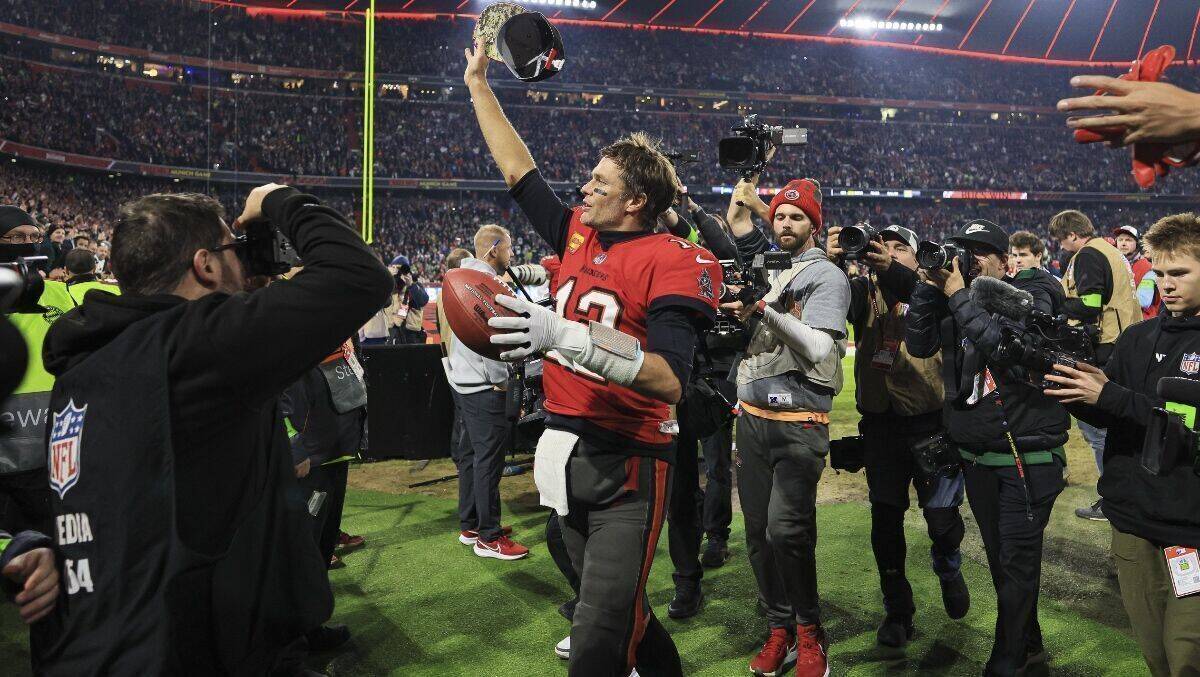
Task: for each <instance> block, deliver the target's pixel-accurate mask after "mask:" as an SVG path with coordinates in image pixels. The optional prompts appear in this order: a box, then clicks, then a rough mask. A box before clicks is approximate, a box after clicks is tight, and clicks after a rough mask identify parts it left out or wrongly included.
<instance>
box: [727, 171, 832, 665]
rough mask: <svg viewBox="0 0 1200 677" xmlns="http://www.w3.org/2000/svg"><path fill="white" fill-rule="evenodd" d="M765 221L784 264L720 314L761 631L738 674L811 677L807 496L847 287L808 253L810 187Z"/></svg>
mask: <svg viewBox="0 0 1200 677" xmlns="http://www.w3.org/2000/svg"><path fill="white" fill-rule="evenodd" d="M738 199H739V196H738V195H736V194H735V196H734V201H733V203H731V205H730V212H729V213H730V215H731V217H732V218H731V220H730V225H731V228H732V230H733V232H734V233H735V235H739V240H741V241H742V242H745V241H747V240H748V239H750V238H754V233H758V231H757V228H755V227H754V225H753V224H752V223H751V222H750V215H749V211H748V210H749V207H748V206H746V205H741V204H739V203H738ZM743 202H744V200H743ZM767 215H768V217H769V223H770V224H771V230H772V232H773V234H774V235H775V239H776V241H777V242H778V243H779V247H780V248H781V249H782V250H783V251H784V252H787V254H790V255H791V262H790V266H788V268H787V270H782V271H775V270H772V271H769V274H768V281H769V283H770V288H769V291H767V293H766V295H765V296H763V297H762V298H759V299H745V300H741V299H739V300H735V301H730V302H727V303H723V304H722V306H721V307H722V308H723V309H724V310H725V311H726V312H728V313H732V314H735V315H736V316H737V318H738V319H739V320H740V321H741V322H742V323H743V324H744V325H745V327H746V330H747V332H748V333H749V335H750V339H749V345H748V347H747V348H746V351H745V353H744V354H743V355H742V356H741V358H740V360H739V362H738V365H737V369H736V381H737V395H738V400H739V402H740V405H741V414H740V415H739V417H738V424H737V443H738V461H737V463H735V465H736V466H737V467H738V494H739V496H740V497H741V501H742V512H743V516H744V517H745V520H746V550H747V554H748V555H749V558H750V564H751V566H752V567H753V569H754V576H755V579H756V580H757V583H758V590H759V601H760V603H761V604H762V606H763V608H764V609H765V610H766V616H767V621H768V623H769V625H770V636H769V638H768V639H767V641H766V643H765V644H764V645H763V648H762V650H761V651H760V652H759V653H758V655H757V656H755V658H754V659H753V660H752V661H751V663H750V671H751V672H752V673H754V674H757V675H774V674H778V672H779V670H780V669H781V667H782V666H783V664H784V661H785V660H786V659H787V658H788V655H789V654H790V653H791V652H792V651H793V650H795V651H796V668H795V671H796V672H795V674H796V675H797V676H798V677H822V676H823V675H828V674H829V661H828V650H829V640H828V638H827V637H826V635H825V631H824V629H823V628H822V626H821V610H820V603H819V600H818V595H817V567H816V539H817V522H816V498H817V495H816V494H817V482H818V481H819V480H820V479H821V473H822V471H824V469H825V457H826V456H827V455H828V453H829V412H830V410H831V409H832V407H833V398H834V397H835V396H836V395H837V393H838V392H839V391H841V389H842V357H843V356H844V355H845V354H846V313H847V311H848V309H849V305H850V288H849V284H848V283H847V281H846V276H845V275H844V274H843V273H842V272H841V271H840V270H839V269H838V268H837V266H836V265H834V264H833V263H832V262H831V261H830V260H829V257H828V256H827V255H826V253H825V250H824V249H822V248H821V247H819V246H817V244H816V234H817V233H818V232H819V231H820V229H821V225H822V219H821V188H820V186H819V185H817V183H816V181H813V180H812V179H798V180H794V181H791V182H790V183H788V184H787V185H786V186H784V187H783V189H782V190H780V191H779V192H778V193H777V194H776V195H775V197H774V199H772V200H771V204H770V206H769V210H768V213H767ZM755 239H757V240H759V242H760V243H759V245H758V246H757V247H756V249H757V253H762V252H764V251H766V249H767V247H768V245H767V242H766V239H765V237H763V235H762V234H761V233H758V235H757V238H755ZM730 289H731V291H732V292H733V293H735V294H739V295H740V292H741V291H742V290H740V289H737V288H734V287H731V288H730Z"/></svg>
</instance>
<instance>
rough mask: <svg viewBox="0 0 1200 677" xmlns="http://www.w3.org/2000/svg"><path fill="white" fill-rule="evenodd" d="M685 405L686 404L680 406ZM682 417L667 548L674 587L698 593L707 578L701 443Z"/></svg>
mask: <svg viewBox="0 0 1200 677" xmlns="http://www.w3.org/2000/svg"><path fill="white" fill-rule="evenodd" d="M680 406H681V407H682V406H686V405H684V404H681V405H680ZM687 420H688V419H687V417H686V416H685V415H684V414H683V413H682V412H681V413H680V414H679V421H680V428H679V436H678V437H676V438H675V440H676V441H675V467H674V471H675V472H674V475H673V476H672V478H671V498H670V503H669V504H668V506H667V545H668V546H669V549H670V553H671V564H673V565H674V567H675V573H674V574H672V577H673V578H674V579H675V587H676V588H678V589H681V590H695V589H696V588H697V587H699V585H700V579H701V578H703V577H704V569H703V568H702V567H701V566H700V541H701V540H702V539H703V538H704V524H703V521H702V517H703V514H704V492H703V491H701V489H700V458H699V449H700V441H699V440H697V439H696V434H695V433H694V432H693V431H692V429H691V427H690V426H688V425H687V423H686V421H687Z"/></svg>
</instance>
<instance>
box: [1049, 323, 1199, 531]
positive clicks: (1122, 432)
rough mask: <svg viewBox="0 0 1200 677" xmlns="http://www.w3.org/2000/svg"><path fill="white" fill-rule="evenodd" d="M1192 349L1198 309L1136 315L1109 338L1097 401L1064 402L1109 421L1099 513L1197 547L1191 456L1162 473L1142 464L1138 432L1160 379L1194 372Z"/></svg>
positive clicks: (1157, 403)
mask: <svg viewBox="0 0 1200 677" xmlns="http://www.w3.org/2000/svg"><path fill="white" fill-rule="evenodd" d="M1197 353H1200V317H1187V318H1179V317H1170V316H1162V315H1160V316H1158V317H1156V318H1153V319H1150V320H1147V321H1145V322H1139V323H1138V324H1135V325H1133V326H1131V327H1130V328H1129V329H1126V330H1125V332H1124V333H1122V334H1121V336H1120V338H1118V339H1117V342H1116V344H1114V349H1113V353H1112V357H1111V358H1110V359H1109V361H1108V364H1107V365H1106V366H1105V368H1104V373H1105V374H1106V375H1107V376H1108V378H1109V381H1108V383H1107V384H1106V385H1105V386H1104V390H1103V391H1101V393H1100V400H1099V401H1098V402H1097V403H1096V406H1094V407H1092V406H1087V405H1073V406H1071V407H1068V408H1069V409H1070V410H1071V413H1073V414H1075V416H1076V417H1078V418H1079V419H1080V420H1083V421H1086V422H1088V423H1091V424H1092V425H1094V426H1097V427H1100V428H1108V437H1107V439H1106V441H1105V443H1104V474H1103V475H1102V476H1101V477H1100V487H1099V488H1100V495H1101V496H1103V497H1104V516H1105V517H1107V518H1108V519H1109V522H1111V523H1112V525H1113V527H1115V528H1116V529H1117V530H1119V531H1122V532H1124V533H1128V534H1133V535H1134V536H1138V537H1140V538H1144V539H1147V540H1149V541H1153V542H1154V543H1156V544H1158V545H1161V546H1163V547H1166V546H1173V545H1183V546H1189V547H1200V477H1197V476H1196V474H1195V473H1194V472H1193V471H1192V466H1191V464H1190V463H1189V464H1186V465H1184V466H1183V467H1177V468H1175V469H1174V470H1173V471H1171V472H1169V473H1168V474H1167V475H1166V476H1165V477H1155V476H1154V475H1151V474H1150V473H1148V472H1146V470H1145V469H1144V468H1142V464H1141V453H1142V446H1143V440H1144V439H1145V436H1146V425H1147V423H1148V422H1149V421H1150V415H1151V414H1150V412H1151V409H1153V408H1154V407H1162V406H1163V399H1162V398H1161V397H1159V396H1158V394H1157V392H1158V391H1157V387H1158V380H1159V379H1160V378H1163V377H1166V376H1177V377H1188V378H1198V375H1197V374H1196V373H1195V371H1196V368H1197V366H1200V365H1197V360H1200V358H1197V357H1196V354H1197ZM1185 355H1186V356H1188V357H1189V358H1190V359H1188V360H1186V362H1187V363H1186V364H1185Z"/></svg>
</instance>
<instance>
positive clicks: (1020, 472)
mask: <svg viewBox="0 0 1200 677" xmlns="http://www.w3.org/2000/svg"><path fill="white" fill-rule="evenodd" d="M925 246H926V245H924V244H923V245H922V251H921V252H919V255H918V260H919V261H920V262H921V264H922V268H923V269H924V271H925V274H926V275H927V277H928V280H927V283H926V284H919V285H917V286H916V288H915V289H914V290H913V293H912V299H911V305H910V307H909V311H908V318H907V320H908V321H907V325H906V328H905V342H906V343H907V344H908V350H909V352H910V353H911V354H912V355H913V356H915V357H923V358H928V357H933V356H934V355H936V354H937V353H938V351H939V350H941V352H942V358H943V359H942V378H943V386H944V388H945V402H944V407H943V423H944V424H945V426H946V431H947V434H948V440H947V444H950V445H953V446H954V447H956V448H957V449H959V451H960V454H961V456H962V460H963V462H964V463H965V470H964V476H965V479H966V490H967V492H966V493H967V499H968V500H969V501H970V503H971V510H972V512H973V513H974V515H975V518H976V520H977V522H978V523H979V530H980V534H981V536H982V538H983V544H984V549H985V550H986V552H987V557H988V566H989V568H990V569H991V572H992V583H993V584H994V585H995V587H996V597H997V618H996V634H995V639H994V641H993V644H992V651H991V656H990V658H989V659H988V662H987V665H986V667H985V668H984V675H989V676H990V675H1015V674H1023V673H1022V671H1023V670H1025V669H1026V668H1027V667H1028V666H1030V665H1033V664H1036V663H1042V662H1045V660H1046V655H1045V650H1044V648H1043V645H1042V635H1041V628H1040V626H1039V625H1038V620H1037V599H1038V588H1039V586H1040V579H1041V559H1042V534H1043V531H1044V530H1045V528H1046V523H1047V522H1048V521H1049V519H1050V511H1051V509H1052V508H1053V507H1054V501H1055V499H1056V498H1057V497H1058V494H1059V493H1060V492H1061V491H1062V489H1063V469H1064V467H1065V465H1066V456H1065V452H1064V451H1063V444H1064V443H1065V442H1066V441H1067V429H1068V427H1069V426H1070V417H1069V416H1068V415H1067V412H1066V410H1064V409H1063V408H1062V407H1061V406H1058V405H1057V403H1056V402H1055V401H1054V400H1052V399H1050V398H1049V397H1047V396H1046V395H1044V394H1043V393H1042V390H1041V388H1040V387H1036V386H1032V385H1030V384H1029V382H1028V381H1029V380H1030V379H1029V374H1028V372H1027V370H1026V369H1025V368H1024V367H1022V366H1021V365H1020V364H1018V363H1017V361H1016V360H1015V359H1013V356H1012V355H1011V354H1009V353H1010V351H1008V350H1006V347H1007V343H1006V338H1007V337H1008V336H1009V332H1016V333H1017V334H1020V333H1022V332H1024V331H1025V327H1024V324H1023V323H1022V322H1021V321H1020V320H1018V319H1014V318H1017V317H1020V316H1021V314H1022V313H1024V314H1026V315H1028V314H1029V313H1030V310H1031V309H1033V310H1037V311H1040V312H1043V313H1046V314H1051V313H1052V312H1053V310H1054V301H1053V299H1054V292H1053V287H1054V285H1055V284H1056V283H1055V282H1053V281H1052V280H1047V279H1045V278H1043V277H1041V276H1018V277H1016V278H1008V277H1006V275H1005V270H1006V267H1007V260H1006V259H1007V254H1006V252H1007V251H1008V248H1009V239H1008V234H1007V233H1005V232H1004V230H1003V229H1002V228H1000V226H998V225H996V224H994V223H991V222H990V221H984V220H982V219H976V220H972V221H969V222H967V223H966V224H964V225H963V226H962V228H960V229H959V230H958V232H957V233H956V234H955V235H954V237H953V238H951V239H950V242H949V244H947V245H941V246H935V248H936V249H937V250H938V251H940V252H942V256H941V257H940V260H937V261H936V262H933V263H931V260H930V258H927V257H926V256H925V255H924V250H925ZM934 258H937V257H934ZM967 279H970V280H972V283H971V285H970V289H968V285H967ZM1000 280H1005V281H1006V282H1008V283H1011V284H1004V283H1002V282H1000Z"/></svg>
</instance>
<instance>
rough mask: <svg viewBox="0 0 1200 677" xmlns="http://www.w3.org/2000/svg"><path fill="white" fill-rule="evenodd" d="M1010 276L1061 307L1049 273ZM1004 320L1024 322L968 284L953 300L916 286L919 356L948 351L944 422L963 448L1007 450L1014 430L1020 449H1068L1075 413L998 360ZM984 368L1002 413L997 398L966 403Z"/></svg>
mask: <svg viewBox="0 0 1200 677" xmlns="http://www.w3.org/2000/svg"><path fill="white" fill-rule="evenodd" d="M1039 272H1040V271H1039ZM1006 281H1007V282H1009V283H1010V284H1012V285H1013V286H1014V287H1016V288H1018V289H1023V290H1024V291H1027V292H1029V293H1030V294H1031V295H1032V296H1033V300H1034V307H1035V308H1037V309H1038V310H1041V311H1043V312H1046V313H1054V312H1055V311H1056V310H1058V308H1057V307H1056V299H1059V298H1061V290H1059V291H1058V295H1057V296H1056V295H1055V289H1056V288H1057V286H1056V282H1055V281H1054V280H1053V278H1051V277H1050V276H1049V275H1037V274H1027V275H1019V276H1018V277H1016V278H1008V279H1007V280H1006ZM1002 325H1009V326H1013V327H1021V325H1020V323H1017V322H1014V321H1012V320H1010V319H1007V318H1002V317H1000V316H997V315H991V314H989V313H988V312H987V311H986V310H984V309H983V308H982V307H981V306H980V305H979V304H977V303H976V302H975V301H973V300H972V299H971V298H970V293H969V291H968V290H966V289H964V290H961V291H958V292H957V293H955V294H954V295H953V296H951V297H950V298H949V299H947V298H946V296H945V294H943V293H942V292H941V291H940V290H938V289H937V288H935V287H933V286H931V285H928V284H918V285H917V286H916V289H914V290H913V293H912V298H911V301H910V305H909V309H908V322H907V325H906V328H905V334H904V340H905V342H906V343H907V344H908V351H909V352H910V353H912V355H914V356H915V357H932V356H933V355H934V354H936V353H937V351H938V350H939V349H940V350H941V351H942V358H943V359H942V377H943V381H944V382H945V387H946V401H945V407H944V409H943V419H944V422H945V424H946V429H947V431H948V432H949V433H950V436H951V437H952V438H953V439H954V441H955V442H957V443H958V444H959V446H961V447H962V448H963V449H966V450H968V451H971V452H974V453H987V452H1000V453H1005V452H1008V451H1009V444H1008V438H1007V434H1006V432H1007V431H1009V430H1011V432H1012V436H1013V439H1014V441H1015V442H1016V444H1017V448H1018V450H1020V451H1022V452H1026V451H1045V450H1048V449H1053V448H1055V447H1059V446H1062V445H1063V444H1064V443H1065V442H1066V441H1067V430H1068V429H1069V428H1070V426H1071V417H1070V416H1069V415H1068V414H1067V411H1066V410H1065V409H1063V407H1062V406H1061V405H1059V404H1058V403H1057V402H1055V401H1054V400H1052V399H1050V398H1048V397H1046V396H1045V395H1044V394H1043V393H1042V391H1041V390H1040V389H1038V388H1035V387H1033V386H1031V385H1028V384H1027V383H1025V382H1024V381H1025V378H1026V374H1025V371H1024V369H1022V368H1021V367H1019V366H1018V365H1014V364H1011V363H1006V362H1004V361H1003V360H1001V359H1000V356H999V355H998V354H997V349H998V347H999V345H1000V339H1001V333H1000V328H1001V326H1002ZM985 368H989V369H990V371H991V373H992V376H993V377H994V379H995V381H996V387H997V392H998V394H999V397H1000V401H1001V402H1002V403H1003V412H1002V411H1001V407H998V406H996V403H995V398H994V396H993V397H988V398H984V399H983V400H981V401H979V402H977V403H976V404H974V405H971V404H968V403H967V400H968V398H969V397H970V396H971V393H972V391H973V388H974V383H975V377H976V375H977V374H980V373H982V372H983V371H984V369H985ZM1005 419H1007V426H1006V425H1005Z"/></svg>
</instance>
